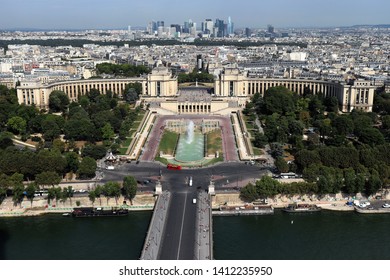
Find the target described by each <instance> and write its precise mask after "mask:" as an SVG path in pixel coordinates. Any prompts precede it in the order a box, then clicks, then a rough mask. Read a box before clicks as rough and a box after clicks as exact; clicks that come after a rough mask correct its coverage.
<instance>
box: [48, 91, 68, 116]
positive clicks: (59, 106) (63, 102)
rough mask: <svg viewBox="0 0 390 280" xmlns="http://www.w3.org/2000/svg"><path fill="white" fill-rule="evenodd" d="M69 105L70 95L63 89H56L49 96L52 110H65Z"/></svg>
mask: <svg viewBox="0 0 390 280" xmlns="http://www.w3.org/2000/svg"><path fill="white" fill-rule="evenodd" d="M68 105H69V97H68V96H67V95H66V94H65V92H63V91H59V90H54V91H53V92H52V93H51V94H50V96H49V109H50V111H51V112H55V113H57V112H65V111H66V109H67V108H68Z"/></svg>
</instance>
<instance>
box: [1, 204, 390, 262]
mask: <svg viewBox="0 0 390 280" xmlns="http://www.w3.org/2000/svg"><path fill="white" fill-rule="evenodd" d="M151 214H152V213H151V212H137V213H131V214H130V215H129V216H128V217H115V218H110V217H108V218H85V219H84V218H82V219H74V218H65V217H62V216H61V215H49V216H41V217H31V218H1V219H0V259H9V260H18V259H31V260H33V259H36V260H46V259H59V260H68V259H75V260H79V259H80V260H83V259H86V260H124V259H130V260H136V259H138V258H139V256H140V252H141V249H142V245H143V241H144V238H145V235H146V232H147V229H148V225H149V221H150V218H151ZM213 220H214V257H215V259H219V260H224V259H275V260H281V259H298V260H316V259H334V260H339V259H347V260H348V259H372V260H375V259H386V260H388V259H390V234H389V229H390V216H389V215H359V214H356V213H342V212H328V211H322V212H320V213H312V214H287V213H283V212H281V211H276V212H275V215H272V216H240V217H214V218H213Z"/></svg>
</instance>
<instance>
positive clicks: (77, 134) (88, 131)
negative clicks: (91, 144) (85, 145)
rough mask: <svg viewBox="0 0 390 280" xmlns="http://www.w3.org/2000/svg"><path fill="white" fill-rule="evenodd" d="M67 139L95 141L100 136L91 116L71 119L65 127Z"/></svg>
mask: <svg viewBox="0 0 390 280" xmlns="http://www.w3.org/2000/svg"><path fill="white" fill-rule="evenodd" d="M64 132H65V137H66V139H73V140H87V141H93V140H95V139H96V137H97V136H98V135H97V133H96V129H95V126H94V125H93V123H92V122H91V120H90V119H89V118H83V119H75V118H72V119H70V120H69V121H68V122H67V123H66V125H65V128H64Z"/></svg>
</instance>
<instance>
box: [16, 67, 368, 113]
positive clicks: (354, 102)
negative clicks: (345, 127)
mask: <svg viewBox="0 0 390 280" xmlns="http://www.w3.org/2000/svg"><path fill="white" fill-rule="evenodd" d="M130 83H140V84H142V98H141V100H142V101H143V102H144V103H146V104H149V105H150V108H151V110H155V111H157V112H159V113H161V114H229V113H231V112H232V111H237V110H239V109H240V108H243V106H245V103H246V102H247V101H248V100H249V98H250V97H252V96H253V95H254V94H255V93H257V92H258V93H260V94H264V93H265V92H266V91H267V89H269V88H271V87H275V86H284V87H286V88H288V89H289V90H291V91H293V92H296V93H298V94H303V93H304V91H305V90H306V89H310V91H311V92H313V93H314V94H323V95H324V96H327V97H328V96H334V97H336V98H337V99H338V101H339V104H340V105H341V109H342V111H343V112H350V111H352V110H353V109H360V110H363V111H367V112H370V111H372V106H373V100H374V91H375V86H372V85H371V82H370V81H366V80H355V81H352V82H350V83H345V82H338V81H331V80H320V79H319V80H311V79H279V78H263V77H256V76H251V75H248V73H246V72H241V71H240V70H239V69H238V68H225V69H224V70H223V71H222V72H221V74H220V75H219V76H217V77H216V79H215V82H214V94H213V95H212V96H210V94H208V93H207V91H206V90H202V88H201V87H195V88H192V89H191V90H180V91H179V89H178V82H177V77H175V76H172V74H171V72H169V71H168V69H167V68H163V67H158V68H155V69H153V71H152V73H150V74H149V75H147V76H145V77H139V78H127V79H90V80H70V81H63V82H56V83H51V84H41V83H37V82H31V83H29V82H22V83H21V85H20V86H19V87H18V88H17V95H18V100H19V103H20V104H26V105H33V104H34V105H35V106H37V107H38V108H47V107H48V105H49V96H50V94H51V92H53V91H54V90H61V91H63V92H65V93H66V94H67V95H68V97H69V99H70V100H71V101H76V100H77V99H78V97H79V96H81V95H85V94H86V93H87V92H88V91H90V90H91V89H97V90H99V91H100V93H102V94H106V93H107V92H108V91H111V92H113V93H117V94H122V93H123V91H124V89H125V87H126V85H127V84H130Z"/></svg>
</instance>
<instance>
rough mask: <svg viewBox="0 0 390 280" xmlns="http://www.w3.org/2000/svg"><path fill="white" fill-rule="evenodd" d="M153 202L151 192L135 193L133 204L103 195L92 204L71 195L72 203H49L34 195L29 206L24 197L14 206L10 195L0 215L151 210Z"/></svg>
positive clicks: (68, 201)
mask: <svg viewBox="0 0 390 280" xmlns="http://www.w3.org/2000/svg"><path fill="white" fill-rule="evenodd" d="M77 201H79V202H80V206H77ZM124 201H126V204H124V203H123V202H124ZM154 203H155V200H154V197H153V194H140V195H136V197H135V198H134V199H133V205H130V201H128V200H126V199H124V198H123V197H119V198H118V200H117V201H116V200H115V198H110V199H109V200H108V201H107V199H106V198H105V197H101V198H100V199H99V198H97V199H96V200H95V203H93V204H92V202H91V201H90V200H89V198H88V197H72V203H71V201H70V200H69V199H67V200H66V201H65V202H62V201H61V202H60V201H58V202H57V201H56V200H55V199H54V200H52V201H51V202H50V205H49V204H48V203H47V198H43V197H35V198H34V200H33V203H32V207H31V202H30V201H29V200H27V199H24V200H23V201H22V203H21V204H18V205H17V206H15V205H14V203H13V201H12V197H8V198H6V199H4V201H3V202H2V203H1V204H0V217H14V216H37V215H42V214H47V213H67V212H71V211H72V209H73V208H74V207H100V206H102V207H119V206H123V205H127V207H128V209H129V210H130V211H141V210H153V208H154Z"/></svg>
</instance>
